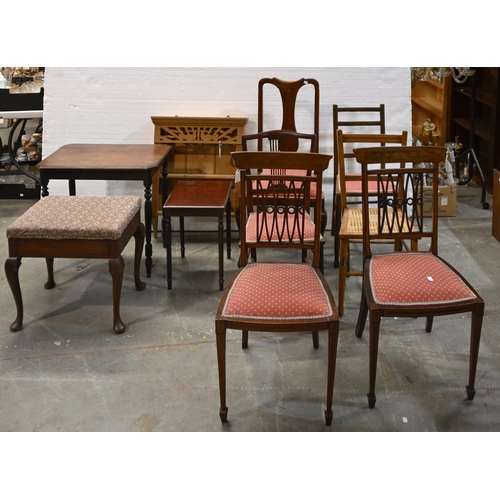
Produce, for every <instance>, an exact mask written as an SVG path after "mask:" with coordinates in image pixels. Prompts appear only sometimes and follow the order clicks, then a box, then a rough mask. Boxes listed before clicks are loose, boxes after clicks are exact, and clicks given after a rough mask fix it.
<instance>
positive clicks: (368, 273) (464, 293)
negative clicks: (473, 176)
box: [355, 146, 484, 408]
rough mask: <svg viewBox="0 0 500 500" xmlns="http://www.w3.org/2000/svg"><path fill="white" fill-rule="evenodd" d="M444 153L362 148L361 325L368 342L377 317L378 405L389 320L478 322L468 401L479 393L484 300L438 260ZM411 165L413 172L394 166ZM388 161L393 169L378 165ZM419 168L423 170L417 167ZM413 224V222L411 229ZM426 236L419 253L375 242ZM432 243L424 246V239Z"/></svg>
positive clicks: (373, 353) (373, 352) (373, 347)
mask: <svg viewBox="0 0 500 500" xmlns="http://www.w3.org/2000/svg"><path fill="white" fill-rule="evenodd" d="M445 154H446V148H444V147H432V146H431V147H411V146H406V147H389V146H386V147H378V148H363V149H356V150H355V156H356V160H357V161H358V162H360V163H361V164H362V184H363V186H362V190H363V201H362V202H363V241H364V255H365V264H364V275H363V295H362V300H361V307H360V311H359V316H358V322H357V325H356V336H357V337H361V335H362V334H363V329H364V325H365V323H366V319H367V316H368V315H369V318H370V341H369V342H370V356H369V358H370V363H369V364H370V367H369V373H370V384H369V392H368V403H369V406H370V408H373V407H374V406H375V402H376V397H375V378H376V374H377V355H378V344H379V334H380V322H381V318H382V317H391V318H401V317H410V318H413V317H416V318H418V317H425V318H426V331H427V332H430V331H431V329H432V323H433V318H434V316H441V315H451V314H464V313H466V312H470V313H471V316H472V325H471V340H470V361H469V384H468V385H467V388H466V393H467V399H468V400H469V401H472V399H474V395H475V392H476V391H475V389H474V381H475V376H476V367H477V358H478V352H479V341H480V338H481V326H482V321H483V314H484V302H483V300H482V299H481V297H480V296H479V294H478V293H477V292H476V291H475V290H474V289H473V288H472V286H471V285H470V284H469V283H468V282H467V281H466V280H465V279H464V278H463V277H462V276H461V275H460V274H459V273H458V272H457V271H456V270H455V269H454V268H453V267H451V265H450V264H448V263H447V262H445V261H444V260H443V259H442V258H440V257H439V256H438V203H437V201H438V172H439V170H438V164H439V163H440V162H444V160H445ZM401 162H405V164H406V168H400V166H399V165H398V168H389V164H391V163H396V164H400V163H401ZM380 163H384V164H385V165H386V168H385V169H379V168H377V169H374V170H372V169H371V168H370V166H373V165H374V164H377V165H378V164H380ZM415 167H416V168H415ZM429 174H430V175H431V176H432V179H433V180H432V198H433V206H432V217H431V218H430V220H429V219H425V220H424V218H423V215H422V214H423V199H424V195H423V192H424V189H423V187H424V179H425V178H426V176H428V175H429ZM372 181H374V182H376V183H377V198H378V217H377V223H376V230H375V231H373V230H371V228H370V227H369V218H368V211H369V195H370V194H371V189H370V185H369V183H370V182H372ZM404 221H406V223H403V222H404ZM388 236H389V237H390V238H400V239H404V238H408V237H410V238H411V237H414V236H418V237H419V238H425V239H426V240H425V241H427V242H428V243H429V247H428V248H429V249H428V250H426V251H419V252H391V253H384V254H382V253H381V254H375V253H373V251H372V243H374V242H376V241H377V240H379V239H384V238H387V237H388ZM423 241H424V240H423Z"/></svg>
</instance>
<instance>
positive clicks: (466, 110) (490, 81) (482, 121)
mask: <svg viewBox="0 0 500 500" xmlns="http://www.w3.org/2000/svg"><path fill="white" fill-rule="evenodd" d="M474 69H475V71H476V73H475V75H474V76H472V77H470V78H468V79H467V81H466V82H465V83H462V84H458V83H456V82H455V81H454V80H453V79H452V78H449V80H451V82H450V86H451V90H450V101H449V102H450V105H449V106H450V111H449V128H448V130H449V133H448V136H449V139H448V140H450V141H455V140H456V137H458V142H460V143H461V144H462V150H461V152H460V153H459V154H464V153H466V151H467V150H468V149H473V150H474V154H475V155H476V158H477V161H478V162H479V165H480V167H481V173H479V171H478V170H477V169H474V172H472V171H471V172H469V174H470V179H472V178H473V177H474V178H475V179H474V180H475V181H477V182H478V184H480V185H481V186H483V179H482V178H481V177H484V187H485V190H487V191H488V192H489V193H490V194H491V193H492V192H493V175H494V174H493V170H494V169H497V170H498V169H499V168H500V145H499V142H498V136H499V134H500V68H474ZM473 86H474V88H473ZM472 115H474V117H473V119H472ZM464 156H465V157H464V158H462V160H463V164H464V165H463V168H461V170H462V172H463V170H464V168H467V169H468V170H470V166H469V162H468V161H467V159H468V155H466V154H465V155H464ZM457 159H458V155H457ZM459 163H462V161H460V162H459ZM472 163H475V162H471V164H472ZM481 174H482V175H481ZM464 177H467V175H464ZM484 195H485V193H483V198H482V202H483V208H485V209H486V208H489V206H488V205H487V204H486V203H484V200H485V196H484Z"/></svg>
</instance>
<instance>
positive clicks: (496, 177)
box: [491, 170, 500, 241]
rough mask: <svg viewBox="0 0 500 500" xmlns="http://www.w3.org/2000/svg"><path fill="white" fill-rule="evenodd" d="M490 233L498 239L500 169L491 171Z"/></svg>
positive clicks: (499, 230)
mask: <svg viewBox="0 0 500 500" xmlns="http://www.w3.org/2000/svg"><path fill="white" fill-rule="evenodd" d="M492 212H493V213H492V217H491V234H493V236H494V237H495V238H496V239H497V240H498V241H500V171H499V170H494V171H493V209H492Z"/></svg>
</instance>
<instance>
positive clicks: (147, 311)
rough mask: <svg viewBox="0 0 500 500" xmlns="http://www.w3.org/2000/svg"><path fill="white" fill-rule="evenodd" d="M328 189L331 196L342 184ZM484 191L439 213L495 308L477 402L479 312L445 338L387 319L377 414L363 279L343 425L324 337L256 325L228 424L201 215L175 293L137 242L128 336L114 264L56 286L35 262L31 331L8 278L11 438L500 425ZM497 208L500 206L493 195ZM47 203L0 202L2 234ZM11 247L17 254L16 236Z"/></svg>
mask: <svg viewBox="0 0 500 500" xmlns="http://www.w3.org/2000/svg"><path fill="white" fill-rule="evenodd" d="M330 182H331V181H330ZM50 188H51V194H66V193H67V190H66V184H65V183H64V182H59V183H57V182H52V183H51V185H50ZM77 192H78V194H81V195H85V194H91V193H92V194H95V193H97V194H137V195H138V196H142V195H143V188H142V186H141V185H140V183H134V182H130V183H126V182H108V183H104V182H103V183H87V184H85V183H81V184H77ZM326 192H327V199H328V200H330V202H331V184H330V185H328V183H327V186H326ZM480 198H481V191H480V189H479V188H477V186H475V185H474V184H470V185H469V186H461V187H460V188H459V191H458V211H457V216H456V217H450V218H441V219H440V254H441V255H442V256H443V257H444V258H446V259H447V260H449V261H450V262H451V263H453V265H454V266H455V267H456V268H457V269H458V270H459V271H460V272H462V273H463V274H464V276H465V277H466V278H467V279H468V280H469V281H470V282H471V283H472V284H473V286H475V287H476V289H477V291H478V292H479V293H480V294H481V295H482V297H483V298H484V300H485V303H486V313H485V317H484V324H483V334H482V341H481V347H480V353H479V364H478V372H477V379H476V389H477V394H476V397H475V400H474V401H473V402H468V401H467V400H466V398H465V386H466V384H467V377H468V352H469V328H470V316H465V317H464V316H457V317H441V318H436V319H435V321H434V328H433V332H432V333H431V334H427V333H425V329H424V320H423V319H419V320H417V319H410V320H408V319H390V320H386V321H385V322H384V324H383V331H382V334H381V341H380V349H379V361H378V376H377V391H376V392H377V397H378V400H377V405H376V407H375V408H374V409H373V410H370V409H369V408H368V404H367V399H366V392H367V389H368V338H367V335H366V334H365V335H364V336H363V338H361V339H357V338H356V337H355V335H354V325H355V322H356V318H357V310H358V303H359V297H360V286H361V280H360V279H359V278H349V280H348V284H347V297H346V312H345V315H344V317H343V318H341V324H340V338H339V353H338V361H337V371H336V380H335V391H334V408H333V411H334V417H333V423H332V426H331V428H327V427H325V424H324V406H325V392H326V334H325V333H324V332H323V333H320V348H319V349H318V350H315V349H313V347H312V342H311V338H310V335H309V334H305V335H300V334H283V335H279V334H267V333H257V332H253V333H251V334H250V345H249V349H247V350H242V349H241V344H240V332H237V331H232V332H230V333H229V336H228V346H227V373H228V380H227V382H228V387H227V398H228V407H229V423H227V424H225V425H222V424H221V422H220V420H219V416H218V408H219V390H218V374H217V364H216V351H215V335H214V317H215V312H216V309H217V306H218V304H219V300H220V297H221V293H222V292H219V290H218V283H217V274H218V273H217V245H216V232H214V231H212V229H215V227H216V222H215V221H214V223H213V225H212V224H210V223H207V219H205V220H201V221H195V220H193V221H191V222H190V220H189V219H187V220H186V229H188V230H189V229H205V230H209V231H210V232H200V233H198V232H190V233H188V234H187V250H186V258H185V259H182V260H181V258H180V252H179V248H178V237H177V235H176V237H175V239H174V243H176V247H175V248H174V255H173V259H174V261H173V264H174V283H173V289H172V290H167V283H166V265H165V252H164V249H163V248H162V242H161V237H159V238H157V239H156V240H155V241H154V243H153V252H154V253H153V259H154V268H153V273H152V276H151V278H149V279H147V278H145V272H144V271H145V269H144V267H143V268H142V269H143V271H142V276H143V279H144V280H146V281H147V288H146V289H145V290H144V291H141V292H137V291H136V290H135V288H134V286H133V274H132V256H133V243H132V242H131V243H129V245H128V246H127V248H126V250H125V252H124V258H125V264H126V267H125V275H124V283H123V290H122V297H121V312H122V319H123V321H124V322H125V323H126V324H127V330H126V332H125V333H124V334H122V335H116V334H114V333H113V331H112V316H111V314H112V305H111V304H112V301H111V277H110V275H109V273H108V270H107V263H106V262H105V261H98V260H94V261H88V260H66V259H60V260H56V262H55V280H56V283H57V286H56V288H54V289H53V290H45V289H44V288H43V284H44V282H45V277H46V269H45V262H44V261H43V260H42V259H24V260H23V264H22V267H21V269H20V280H21V287H22V291H23V298H24V309H25V315H24V327H23V329H22V330H21V331H19V332H11V331H10V330H9V324H10V323H11V321H13V320H14V318H15V307H14V301H13V298H12V295H11V292H10V289H9V286H8V284H7V281H6V279H5V276H4V273H3V272H2V273H1V274H0V318H1V325H0V394H1V404H0V431H127V432H128V431H130V432H132V431H215V432H220V431H327V432H338V431H344V432H350V431H355V432H356V431H358V432H361V431H378V432H380V431H401V432H405V431H500V391H499V387H500V341H499V337H498V331H499V326H500V307H499V301H498V297H499V294H498V284H499V283H500V259H498V255H499V250H500V242H498V241H497V240H495V239H494V238H493V236H492V235H491V217H492V212H491V209H489V210H483V209H482V208H481V204H480ZM487 201H488V202H489V203H490V205H491V204H492V199H491V197H490V196H488V200H487ZM33 203H34V202H33V201H28V200H0V226H1V231H2V232H4V231H5V228H6V227H7V226H8V225H9V224H10V223H12V222H13V221H14V220H15V219H16V218H17V217H18V216H19V215H21V214H22V213H23V212H24V211H25V210H26V209H27V208H28V207H29V206H31V205H32V204H33ZM330 206H331V204H330V205H329V207H330ZM329 214H330V209H329ZM329 218H330V219H331V217H329ZM329 224H331V220H330V221H329ZM4 234H5V233H4ZM326 238H327V245H326V248H325V276H326V278H327V279H328V281H329V283H330V285H331V288H332V289H333V291H334V294H335V296H336V295H337V281H338V270H337V269H334V268H333V239H332V237H331V235H330V232H329V231H328V233H327V235H326ZM237 240H238V236H237V232H235V231H234V232H233V254H232V258H231V260H230V261H228V260H227V259H225V261H224V263H225V275H226V282H227V280H229V278H230V276H231V274H232V273H233V272H234V271H235V270H236V263H237V259H238V251H237V248H238V243H237ZM0 247H1V253H2V254H3V255H4V257H7V253H8V250H7V240H6V238H5V237H4V238H1V239H0ZM357 262H360V254H359V251H353V264H352V265H353V266H355V265H356V263H357ZM497 397H499V401H497Z"/></svg>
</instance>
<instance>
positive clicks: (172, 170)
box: [151, 116, 248, 238]
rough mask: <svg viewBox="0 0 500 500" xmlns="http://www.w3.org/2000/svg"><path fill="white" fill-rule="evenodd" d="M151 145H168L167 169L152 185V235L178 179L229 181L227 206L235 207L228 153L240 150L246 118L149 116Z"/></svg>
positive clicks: (155, 234) (156, 229)
mask: <svg viewBox="0 0 500 500" xmlns="http://www.w3.org/2000/svg"><path fill="white" fill-rule="evenodd" d="M151 120H152V122H153V123H154V126H155V131H154V142H155V144H168V145H169V146H170V147H171V148H172V149H171V151H170V153H169V155H168V172H167V175H166V176H164V177H163V181H162V182H161V185H160V180H161V179H160V177H159V176H157V178H156V180H155V186H154V188H153V207H154V208H153V231H154V236H155V238H156V236H157V231H158V216H161V214H162V209H163V205H164V204H165V201H166V200H167V197H168V195H169V194H170V193H171V192H172V190H173V188H174V186H175V183H176V182H177V181H178V180H179V179H185V180H199V181H210V180H217V181H223V180H225V181H231V182H232V183H233V190H232V191H231V206H232V209H233V210H236V209H237V208H238V199H237V196H236V195H235V179H234V167H233V166H232V165H231V153H232V152H233V151H241V149H242V148H241V136H242V135H243V134H244V132H245V125H246V123H247V121H248V118H237V117H231V116H226V117H204V116H194V117H193V116H152V117H151Z"/></svg>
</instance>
